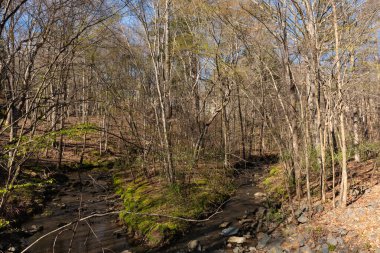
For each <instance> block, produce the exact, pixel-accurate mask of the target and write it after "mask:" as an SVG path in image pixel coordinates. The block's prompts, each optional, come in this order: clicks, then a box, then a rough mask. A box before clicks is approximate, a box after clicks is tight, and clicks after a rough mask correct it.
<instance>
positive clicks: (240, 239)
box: [227, 236, 247, 244]
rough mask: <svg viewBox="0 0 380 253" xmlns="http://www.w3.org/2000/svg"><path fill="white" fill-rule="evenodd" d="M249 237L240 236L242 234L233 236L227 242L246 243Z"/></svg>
mask: <svg viewBox="0 0 380 253" xmlns="http://www.w3.org/2000/svg"><path fill="white" fill-rule="evenodd" d="M246 240H247V239H246V238H245V237H240V236H231V237H230V238H228V240H227V242H229V243H236V244H243V243H245V241H246Z"/></svg>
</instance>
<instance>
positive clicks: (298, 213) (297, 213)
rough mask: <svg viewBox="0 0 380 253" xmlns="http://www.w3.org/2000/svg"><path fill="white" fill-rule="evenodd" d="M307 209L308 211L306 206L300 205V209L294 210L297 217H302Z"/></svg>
mask: <svg viewBox="0 0 380 253" xmlns="http://www.w3.org/2000/svg"><path fill="white" fill-rule="evenodd" d="M305 211H306V208H304V207H300V208H298V209H297V210H296V211H295V212H294V215H295V216H296V217H300V216H301V215H302V214H303V213H304V212H305Z"/></svg>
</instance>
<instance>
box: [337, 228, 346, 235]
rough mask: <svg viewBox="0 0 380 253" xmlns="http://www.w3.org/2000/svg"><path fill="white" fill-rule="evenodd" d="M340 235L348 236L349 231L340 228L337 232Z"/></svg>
mask: <svg viewBox="0 0 380 253" xmlns="http://www.w3.org/2000/svg"><path fill="white" fill-rule="evenodd" d="M337 232H338V233H339V234H340V235H347V233H348V231H347V230H346V229H344V228H339V229H338V231H337Z"/></svg>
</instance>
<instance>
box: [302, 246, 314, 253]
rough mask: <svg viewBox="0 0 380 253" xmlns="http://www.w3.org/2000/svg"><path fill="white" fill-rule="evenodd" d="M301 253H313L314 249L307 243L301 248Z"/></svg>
mask: <svg viewBox="0 0 380 253" xmlns="http://www.w3.org/2000/svg"><path fill="white" fill-rule="evenodd" d="M300 253H313V250H312V249H311V248H310V247H309V246H308V245H305V246H302V247H301V248H300Z"/></svg>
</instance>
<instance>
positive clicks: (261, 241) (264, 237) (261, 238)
mask: <svg viewBox="0 0 380 253" xmlns="http://www.w3.org/2000/svg"><path fill="white" fill-rule="evenodd" d="M257 239H258V243H257V246H256V248H257V249H263V248H264V247H265V246H266V245H267V243H268V242H269V240H270V236H269V235H268V234H265V233H259V234H258V235H257Z"/></svg>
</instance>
